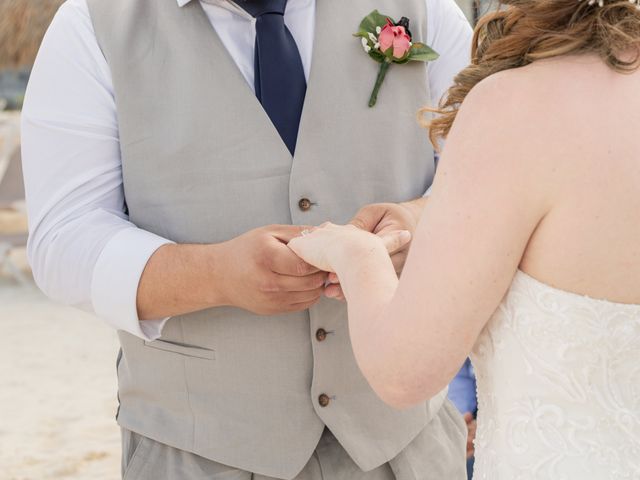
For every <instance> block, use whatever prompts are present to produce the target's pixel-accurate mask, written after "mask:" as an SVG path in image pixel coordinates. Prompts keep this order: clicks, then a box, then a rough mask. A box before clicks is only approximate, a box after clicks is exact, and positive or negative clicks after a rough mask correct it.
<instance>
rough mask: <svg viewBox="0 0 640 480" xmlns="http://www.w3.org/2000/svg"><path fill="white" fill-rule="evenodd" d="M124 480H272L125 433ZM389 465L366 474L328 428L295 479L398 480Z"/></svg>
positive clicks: (123, 439)
mask: <svg viewBox="0 0 640 480" xmlns="http://www.w3.org/2000/svg"><path fill="white" fill-rule="evenodd" d="M122 478H123V479H124V480H273V479H272V478H271V477H265V476H263V475H257V474H254V473H250V472H245V471H243V470H238V469H235V468H232V467H227V466H225V465H222V464H219V463H216V462H213V461H211V460H207V459H206V458H203V457H199V456H197V455H194V454H193V453H189V452H185V451H182V450H177V449H175V448H172V447H169V446H167V445H163V444H162V443H158V442H156V441H154V440H151V439H150V438H147V437H142V436H140V435H138V434H136V433H133V432H131V431H129V430H125V429H123V430H122ZM395 478H396V477H395V475H394V474H393V471H392V470H391V467H390V466H389V464H385V465H382V466H381V467H378V468H376V469H375V470H372V471H371V472H366V473H365V472H363V471H362V470H360V469H359V468H358V466H357V465H356V464H355V463H354V462H353V460H351V458H350V457H349V455H347V452H345V451H344V449H343V448H342V446H341V445H340V444H339V443H338V441H337V440H336V439H335V437H334V436H333V435H332V434H331V432H329V430H328V429H325V432H324V435H323V436H322V438H321V440H320V443H319V444H318V447H317V449H316V451H315V452H314V453H313V456H312V457H311V459H310V460H309V463H307V465H306V466H305V467H304V469H303V470H302V472H300V474H299V475H298V476H297V477H296V478H295V480H395Z"/></svg>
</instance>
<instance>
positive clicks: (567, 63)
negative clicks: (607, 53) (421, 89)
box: [463, 54, 611, 120]
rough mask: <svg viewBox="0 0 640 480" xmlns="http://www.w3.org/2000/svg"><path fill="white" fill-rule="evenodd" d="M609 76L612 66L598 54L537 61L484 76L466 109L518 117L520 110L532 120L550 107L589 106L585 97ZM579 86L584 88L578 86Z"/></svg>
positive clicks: (573, 107) (562, 109) (467, 99)
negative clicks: (501, 112)
mask: <svg viewBox="0 0 640 480" xmlns="http://www.w3.org/2000/svg"><path fill="white" fill-rule="evenodd" d="M607 75H611V69H610V68H608V67H607V66H606V65H605V64H604V63H603V62H602V61H601V60H600V59H599V58H598V57H597V56H595V55H589V54H586V55H572V56H559V57H554V58H549V59H543V60H537V61H534V62H532V63H530V64H529V65H526V66H523V67H519V68H513V69H508V70H502V71H500V72H497V73H494V74H492V75H490V76H488V77H486V78H484V79H483V80H482V81H480V82H479V83H478V84H477V85H475V86H474V87H473V88H472V89H471V91H470V92H469V94H468V95H467V97H466V98H465V101H464V102H463V108H464V109H466V110H476V111H477V110H481V111H484V112H485V113H486V112H487V111H490V112H492V114H494V115H495V114H496V113H499V112H500V111H504V112H506V113H510V114H512V115H514V116H515V117H517V115H516V114H517V113H521V114H523V115H526V117H527V118H528V119H529V120H530V119H531V118H532V117H535V116H536V114H539V115H548V113H549V110H548V109H549V108H552V109H553V110H552V111H553V112H554V113H555V114H562V112H563V111H567V112H569V111H574V110H575V108H576V107H577V106H580V105H583V106H586V105H588V104H589V102H584V96H585V95H588V94H590V93H592V90H593V92H597V89H598V85H599V84H600V83H601V81H606V80H605V78H604V77H606V76H607ZM577 85H579V86H580V87H581V88H576V86H577ZM489 107H490V109H489V110H487V108H489Z"/></svg>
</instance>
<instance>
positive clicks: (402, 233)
mask: <svg viewBox="0 0 640 480" xmlns="http://www.w3.org/2000/svg"><path fill="white" fill-rule="evenodd" d="M380 238H381V239H382V242H383V243H384V246H385V247H386V248H387V252H389V254H394V253H396V252H397V251H398V250H401V249H402V248H404V247H406V246H407V244H408V243H409V242H410V241H411V232H409V231H408V230H396V231H395V232H389V233H385V234H384V235H381V236H380Z"/></svg>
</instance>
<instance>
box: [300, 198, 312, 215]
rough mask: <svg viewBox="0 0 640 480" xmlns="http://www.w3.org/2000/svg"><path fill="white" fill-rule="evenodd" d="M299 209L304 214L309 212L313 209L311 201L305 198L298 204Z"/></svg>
mask: <svg viewBox="0 0 640 480" xmlns="http://www.w3.org/2000/svg"><path fill="white" fill-rule="evenodd" d="M298 207H300V210H302V211H303V212H306V211H308V210H309V209H310V208H311V200H309V199H308V198H303V199H302V200H300V201H299V202H298Z"/></svg>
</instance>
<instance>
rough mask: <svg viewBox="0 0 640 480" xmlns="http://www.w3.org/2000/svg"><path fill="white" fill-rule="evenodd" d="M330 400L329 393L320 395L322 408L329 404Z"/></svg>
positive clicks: (319, 399)
mask: <svg viewBox="0 0 640 480" xmlns="http://www.w3.org/2000/svg"><path fill="white" fill-rule="evenodd" d="M330 401H331V399H330V398H329V395H325V394H324V393H323V394H322V395H320V396H319V397H318V403H319V404H320V406H321V407H322V408H324V407H326V406H328V405H329V402H330Z"/></svg>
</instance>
